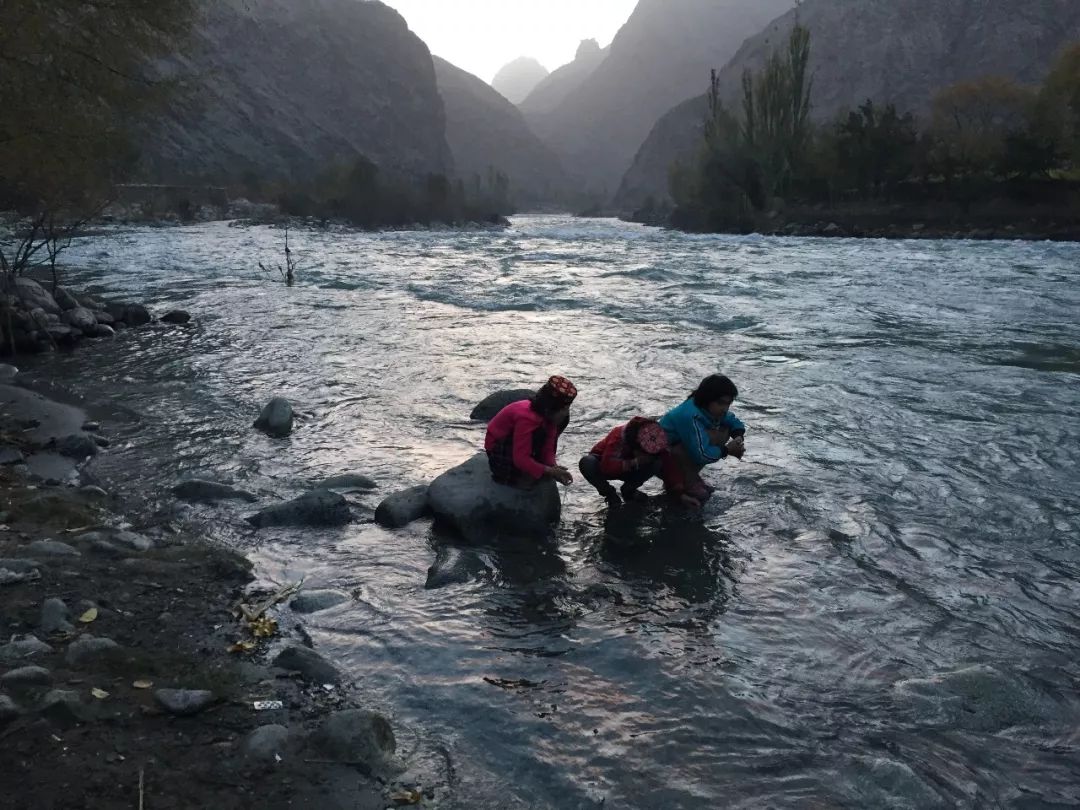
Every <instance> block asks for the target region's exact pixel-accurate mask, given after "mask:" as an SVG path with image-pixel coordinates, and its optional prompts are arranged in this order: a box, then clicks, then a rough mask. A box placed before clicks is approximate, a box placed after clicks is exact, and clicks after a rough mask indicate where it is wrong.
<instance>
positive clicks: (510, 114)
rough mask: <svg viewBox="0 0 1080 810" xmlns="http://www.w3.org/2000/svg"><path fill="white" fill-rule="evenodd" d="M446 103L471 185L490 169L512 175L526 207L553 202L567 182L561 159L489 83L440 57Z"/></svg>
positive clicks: (455, 149) (449, 127)
mask: <svg viewBox="0 0 1080 810" xmlns="http://www.w3.org/2000/svg"><path fill="white" fill-rule="evenodd" d="M435 74H436V76H437V77H438V84H439V92H440V93H441V94H442V97H443V102H444V104H445V107H446V137H447V140H448V141H449V143H450V151H451V152H452V154H453V158H454V164H455V166H456V168H457V173H458V175H459V176H460V177H461V178H462V179H463V180H464V181H465V184H466V187H468V186H469V184H470V183H471V180H472V178H473V177H474V176H475V175H480V176H481V177H486V176H487V173H488V170H489V169H490V168H495V169H497V170H499V171H502V172H503V173H505V174H506V175H508V176H509V177H510V183H511V195H512V197H513V201H514V202H515V203H516V204H517V205H518V206H519V207H524V208H531V207H535V206H538V205H543V204H545V203H550V202H552V201H554V200H556V199H558V198H559V197H560V195H562V194H563V193H564V192H565V191H566V186H567V181H566V178H565V174H564V172H563V169H562V166H561V165H560V164H559V160H558V158H556V157H555V155H554V153H552V151H551V150H550V149H548V148H547V147H546V146H545V145H544V144H543V142H542V141H541V140H540V139H539V138H537V137H536V135H534V134H533V132H532V130H530V129H529V125H528V124H527V123H526V122H525V118H524V116H522V114H521V111H520V110H518V109H517V108H516V107H515V106H514V105H513V104H511V103H510V102H509V101H507V100H506V99H505V98H503V97H502V96H501V95H499V94H498V93H497V92H496V91H495V90H493V89H492V88H491V87H490V86H489V85H488V84H487V83H486V82H484V81H482V80H480V79H478V78H477V77H476V76H473V75H472V74H471V73H466V72H465V71H464V70H461V69H460V68H458V67H455V66H454V65H452V64H450V63H449V62H447V61H446V60H445V59H440V58H439V57H435Z"/></svg>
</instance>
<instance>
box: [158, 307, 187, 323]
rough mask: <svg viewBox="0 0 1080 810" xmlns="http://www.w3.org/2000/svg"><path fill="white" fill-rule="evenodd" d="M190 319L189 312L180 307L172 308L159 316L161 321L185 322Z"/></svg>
mask: <svg viewBox="0 0 1080 810" xmlns="http://www.w3.org/2000/svg"><path fill="white" fill-rule="evenodd" d="M190 320H191V314H190V313H188V312H185V311H184V310H182V309H174V310H171V311H169V312H166V313H165V314H164V315H162V316H161V322H162V323H174V324H185V323H188V322H189V321H190Z"/></svg>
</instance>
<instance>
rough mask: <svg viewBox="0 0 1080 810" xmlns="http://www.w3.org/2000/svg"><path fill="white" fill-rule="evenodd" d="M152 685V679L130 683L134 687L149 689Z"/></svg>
mask: <svg viewBox="0 0 1080 810" xmlns="http://www.w3.org/2000/svg"><path fill="white" fill-rule="evenodd" d="M153 685H154V682H153V681H135V683H133V684H132V686H134V687H135V688H136V689H149V688H150V687H151V686H153Z"/></svg>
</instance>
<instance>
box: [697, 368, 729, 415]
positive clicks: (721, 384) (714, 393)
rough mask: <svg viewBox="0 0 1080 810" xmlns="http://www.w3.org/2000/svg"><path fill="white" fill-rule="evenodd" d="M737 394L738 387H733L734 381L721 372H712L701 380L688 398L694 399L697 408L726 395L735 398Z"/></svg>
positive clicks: (725, 397)
mask: <svg viewBox="0 0 1080 810" xmlns="http://www.w3.org/2000/svg"><path fill="white" fill-rule="evenodd" d="M738 396H739V389H738V388H736V387H735V383H733V382H732V381H731V380H729V379H728V378H727V377H725V376H724V375H723V374H712V375H710V376H708V377H706V378H705V379H704V380H702V381H701V385H699V386H698V387H697V389H696V390H695V391H694V392H693V393H692V394H690V397H689V399H692V400H694V404H695V405H697V406H698V407H699V408H707V407H709V403H710V402H716V401H717V400H718V399H727V398H728V397H731V398H732V399H735V398H736V397H738Z"/></svg>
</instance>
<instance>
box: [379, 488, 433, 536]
mask: <svg viewBox="0 0 1080 810" xmlns="http://www.w3.org/2000/svg"><path fill="white" fill-rule="evenodd" d="M430 513H431V508H430V507H429V506H428V487H427V484H423V485H422V486H417V487H411V488H409V489H404V490H402V491H401V492H395V493H394V494H393V495H391V496H390V497H388V498H386V499H385V500H384V501H383V502H382V503H380V504H379V505H378V507H376V509H375V522H376V523H378V524H379V525H380V526H383V527H385V528H387V529H400V528H402V527H403V526H408V525H409V524H410V523H412V522H413V521H414V520H419V519H420V518H422V517H424V516H425V515H428V514H430Z"/></svg>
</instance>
